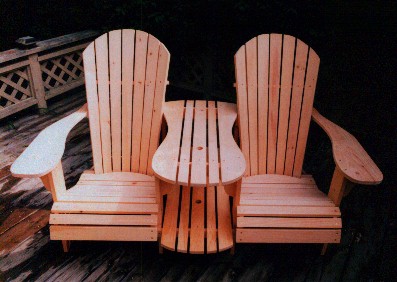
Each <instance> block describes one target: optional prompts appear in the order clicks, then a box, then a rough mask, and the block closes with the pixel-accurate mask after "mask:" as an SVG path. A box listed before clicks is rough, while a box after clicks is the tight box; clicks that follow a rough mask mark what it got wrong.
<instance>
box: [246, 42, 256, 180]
mask: <svg viewBox="0 0 397 282" xmlns="http://www.w3.org/2000/svg"><path fill="white" fill-rule="evenodd" d="M245 52H246V63H247V95H248V124H249V127H248V134H249V144H250V167H251V172H250V175H256V174H258V97H257V91H258V58H257V38H256V37H255V38H253V39H251V40H250V41H248V42H247V43H246V44H245Z"/></svg>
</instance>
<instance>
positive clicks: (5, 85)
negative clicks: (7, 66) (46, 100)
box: [0, 67, 32, 109]
mask: <svg viewBox="0 0 397 282" xmlns="http://www.w3.org/2000/svg"><path fill="white" fill-rule="evenodd" d="M30 97H32V93H31V91H30V84H29V77H28V74H27V67H24V68H21V69H17V70H13V71H12V72H9V73H3V74H0V109H2V108H6V107H9V106H11V105H14V104H18V103H19V102H21V101H23V100H26V99H28V98H30Z"/></svg>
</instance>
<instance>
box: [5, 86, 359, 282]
mask: <svg viewBox="0 0 397 282" xmlns="http://www.w3.org/2000/svg"><path fill="white" fill-rule="evenodd" d="M84 102H85V93H84V92H81V91H80V92H79V91H73V92H70V93H68V94H67V95H61V96H59V97H56V98H54V99H51V100H49V101H48V104H49V113H48V114H46V115H43V116H40V115H38V114H37V111H36V110H35V109H33V108H32V109H27V110H24V111H22V112H21V113H19V114H17V115H15V116H11V117H9V118H7V119H4V120H1V121H0V226H1V228H0V281H9V280H12V281H14V280H15V281H21V280H33V281H55V280H58V281H66V280H73V281H82V280H87V281H105V280H107V281H121V280H123V281H130V280H133V279H134V280H138V281H141V280H142V281H160V280H163V281H178V280H179V281H180V280H185V281H186V280H188V281H192V280H193V281H194V280H210V281H218V280H223V281H237V280H259V279H260V280H269V279H270V280H273V281H291V280H294V281H309V280H312V279H315V278H318V277H322V279H325V280H326V278H327V277H328V278H330V280H343V277H344V275H345V274H344V272H345V270H344V265H345V264H348V263H351V262H349V261H351V259H350V256H351V255H350V252H349V251H348V246H350V242H354V243H353V244H352V246H353V247H356V248H357V243H356V242H355V241H353V239H354V238H352V237H351V236H350V235H349V234H347V235H346V236H345V237H343V238H345V240H344V241H343V242H342V244H344V245H343V246H344V247H343V246H341V247H340V248H336V247H332V246H331V250H330V253H331V255H332V256H333V258H332V259H330V258H321V257H320V250H321V246H320V245H315V244H314V245H307V244H298V245H293V244H281V245H278V244H272V245H269V244H264V245H261V244H244V245H237V246H236V251H235V255H233V256H231V255H230V254H229V253H228V252H223V253H217V254H211V255H199V256H198V255H186V254H180V253H174V252H170V251H165V253H164V254H163V255H160V254H158V244H157V243H155V242H143V243H141V242H92V241H86V242H73V243H72V246H71V252H70V253H68V254H65V253H63V251H62V247H61V243H60V242H58V241H50V239H49V230H48V220H49V212H50V207H51V204H52V201H51V197H50V195H49V192H48V191H47V190H45V189H44V188H43V185H42V184H41V182H40V181H39V180H37V179H24V180H21V179H17V178H14V177H12V176H11V174H10V172H9V167H10V165H11V163H12V162H13V161H14V160H15V158H16V157H17V156H18V155H19V154H20V153H21V152H22V151H23V150H24V149H25V147H26V146H27V145H28V144H29V143H30V142H31V141H32V140H33V139H34V137H36V136H37V134H38V133H39V132H40V130H42V129H44V128H45V127H46V126H48V125H49V124H51V123H53V122H55V121H57V120H59V119H60V118H62V117H64V116H66V115H68V114H70V113H71V112H73V111H75V110H77V109H78V108H79V107H81V105H82V104H83V103H84ZM9 122H11V123H12V125H13V126H15V127H16V129H12V128H11V126H10V123H9ZM87 126H88V122H87V121H83V122H82V123H80V124H79V125H77V126H76V128H75V129H74V130H73V131H72V132H71V133H70V135H69V137H68V143H67V145H66V151H65V155H64V157H63V166H64V171H65V177H66V184H67V187H68V188H69V187H71V186H73V185H74V184H75V183H76V182H77V181H78V178H79V176H80V174H81V173H82V172H83V171H84V170H87V169H90V168H91V167H92V155H91V147H90V136H89V131H88V128H87ZM349 236H350V237H349ZM7 238H8V239H7ZM5 245H6V246H5ZM335 252H337V254H335ZM297 258H299V259H297ZM331 270H332V271H331Z"/></svg>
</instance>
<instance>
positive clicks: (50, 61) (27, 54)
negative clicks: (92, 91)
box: [0, 31, 98, 119]
mask: <svg viewBox="0 0 397 282" xmlns="http://www.w3.org/2000/svg"><path fill="white" fill-rule="evenodd" d="M97 34H98V33H97V32H95V31H84V32H79V33H75V34H69V35H65V36H61V37H57V38H54V39H50V40H46V41H41V42H38V43H37V47H35V48H33V49H30V50H18V49H13V50H9V51H5V52H1V53H0V119H1V118H4V117H6V116H8V115H11V114H13V113H16V112H18V111H20V110H22V109H25V108H27V107H30V106H32V105H35V104H37V105H38V107H39V108H46V107H47V103H46V100H47V99H50V98H52V97H54V96H56V95H58V94H61V93H64V92H66V91H68V90H70V89H73V88H75V87H77V86H80V85H82V84H84V69H83V60H82V51H83V50H84V48H85V47H86V46H87V45H88V44H89V42H88V41H89V39H93V37H94V36H96V35H97Z"/></svg>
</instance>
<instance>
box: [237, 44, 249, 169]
mask: <svg viewBox="0 0 397 282" xmlns="http://www.w3.org/2000/svg"><path fill="white" fill-rule="evenodd" d="M245 54H246V51H245V45H243V46H241V47H240V49H239V50H238V51H237V53H236V55H235V56H234V64H235V66H236V67H235V72H236V90H237V109H238V127H239V131H240V147H241V151H242V152H243V155H244V158H245V161H246V170H245V175H247V176H248V175H251V168H250V144H249V131H248V126H249V123H248V100H247V99H248V97H247V76H246V71H247V68H246V58H245Z"/></svg>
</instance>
